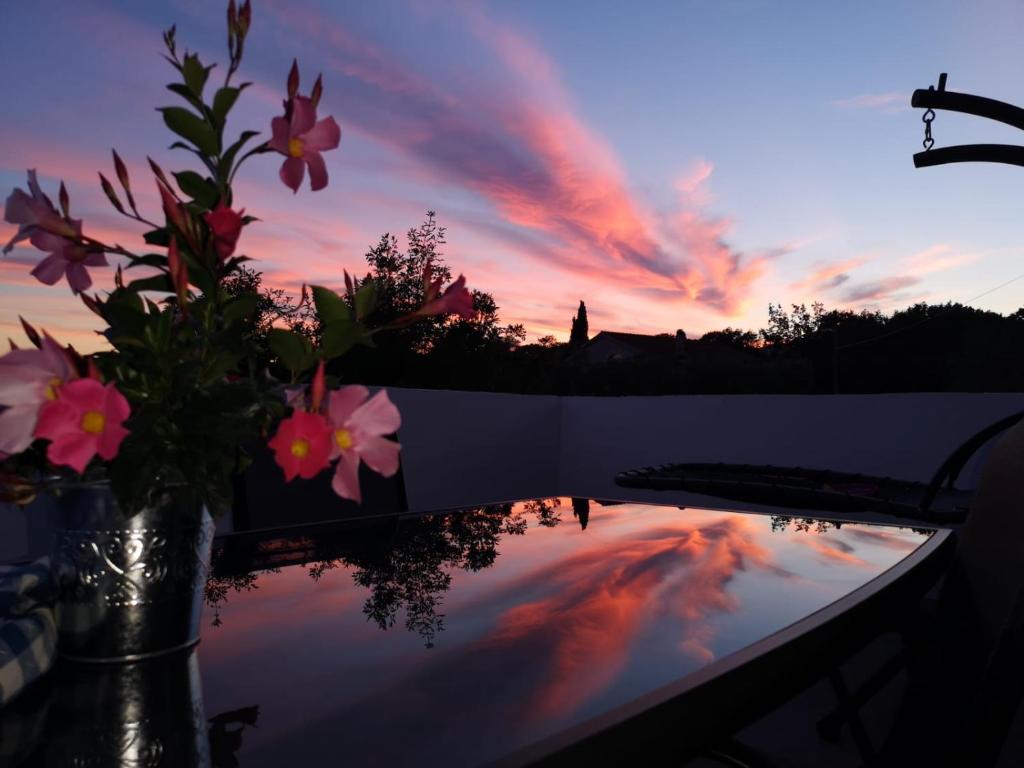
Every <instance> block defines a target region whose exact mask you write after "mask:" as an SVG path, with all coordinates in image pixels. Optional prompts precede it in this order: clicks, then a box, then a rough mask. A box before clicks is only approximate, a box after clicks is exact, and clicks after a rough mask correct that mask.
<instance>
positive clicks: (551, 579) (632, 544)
mask: <svg viewBox="0 0 1024 768" xmlns="http://www.w3.org/2000/svg"><path fill="white" fill-rule="evenodd" d="M756 530H757V524H756V523H755V522H752V521H748V520H744V519H741V518H728V519H724V520H721V521H716V522H713V523H711V524H707V525H705V526H703V527H698V526H695V525H692V524H686V523H680V524H679V525H677V526H673V527H666V528H664V529H661V530H649V531H644V532H643V533H642V534H640V535H639V536H637V537H635V538H634V539H633V540H631V541H627V542H625V543H623V542H622V541H621V540H619V541H616V542H614V544H600V545H597V546H594V547H592V548H590V549H588V550H585V551H584V552H582V553H580V554H578V555H576V556H575V557H573V558H571V559H569V560H567V561H562V562H560V563H559V564H558V565H557V569H556V570H553V571H550V572H549V571H544V572H542V573H534V574H531V576H530V577H529V579H528V583H527V584H522V585H519V586H518V587H517V589H519V588H523V589H530V588H535V587H537V586H539V585H540V584H546V585H547V586H548V587H549V588H550V587H555V588H556V589H557V591H555V592H554V594H551V595H550V596H548V597H544V598H541V599H539V600H536V601H533V602H530V603H525V604H521V605H518V606H516V607H514V608H512V609H509V610H508V611H506V612H505V613H504V614H503V615H502V616H501V617H500V618H499V620H498V623H497V626H496V628H495V630H494V631H493V632H492V633H491V634H490V635H489V636H488V637H486V638H484V639H483V640H481V645H482V646H484V647H486V648H487V649H488V650H489V651H491V652H495V651H496V650H498V649H500V648H502V647H504V646H506V645H514V646H522V645H526V646H528V647H536V646H538V645H541V646H543V647H544V648H545V649H546V650H545V653H544V654H543V656H542V657H543V658H545V659H549V660H550V661H549V662H548V664H547V666H546V668H545V669H543V670H538V671H537V679H538V681H539V682H540V685H539V687H538V688H537V689H536V690H535V691H534V692H533V693H532V694H531V695H530V697H529V698H528V700H527V701H524V702H523V704H522V708H523V711H524V712H525V713H528V716H529V717H530V718H533V719H537V720H543V719H547V718H555V717H563V716H565V715H567V714H571V713H572V712H573V711H574V710H576V709H577V708H579V707H580V706H581V705H582V704H583V703H584V702H586V701H587V700H589V699H590V698H591V697H593V696H594V695H596V694H597V693H599V692H600V691H602V690H604V689H605V688H606V687H607V686H608V685H609V684H610V683H611V682H613V681H614V680H615V679H616V678H617V677H618V675H619V673H620V672H621V670H622V669H623V667H624V665H625V663H626V661H627V659H628V652H629V649H630V648H631V647H632V646H633V643H634V641H635V638H636V635H637V634H639V633H640V632H641V631H642V630H644V629H645V628H646V627H647V626H648V625H650V624H651V623H652V622H653V621H654V620H655V618H656V617H657V616H659V615H662V614H665V613H670V614H673V615H675V616H676V617H678V618H679V619H680V620H681V627H682V637H681V638H680V641H679V647H680V649H681V650H682V651H683V652H685V653H687V654H689V655H692V656H695V657H697V658H699V659H702V660H708V659H711V658H714V653H713V651H712V650H711V648H710V643H711V641H712V640H713V639H714V633H713V631H712V630H711V628H710V626H709V625H708V624H707V619H708V617H709V616H710V615H712V614H714V613H721V612H730V611H733V610H735V609H736V607H737V602H736V598H735V596H733V595H731V594H730V593H729V592H728V589H727V585H728V583H729V581H730V580H731V579H732V578H733V576H734V575H735V574H736V573H737V572H738V571H742V570H744V569H745V568H746V567H747V565H748V563H749V564H754V565H756V566H758V567H760V568H765V569H768V570H772V571H773V572H774V573H777V574H784V572H783V571H780V570H779V569H777V568H775V567H774V566H773V565H772V563H771V558H770V556H769V554H768V552H767V550H765V549H764V548H763V547H761V546H760V545H759V544H757V542H756Z"/></svg>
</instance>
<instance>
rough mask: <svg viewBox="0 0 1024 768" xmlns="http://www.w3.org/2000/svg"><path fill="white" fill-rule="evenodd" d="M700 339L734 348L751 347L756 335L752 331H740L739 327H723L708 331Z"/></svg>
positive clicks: (754, 342) (754, 344)
mask: <svg viewBox="0 0 1024 768" xmlns="http://www.w3.org/2000/svg"><path fill="white" fill-rule="evenodd" d="M700 340H701V341H707V342H712V343H715V344H721V345H722V346H725V347H733V348H734V349H753V348H754V347H755V346H756V344H757V340H758V335H757V334H756V333H754V332H753V331H742V330H740V329H739V328H723V329H722V330H720V331H708V332H707V333H705V334H704V335H703V336H701V337H700Z"/></svg>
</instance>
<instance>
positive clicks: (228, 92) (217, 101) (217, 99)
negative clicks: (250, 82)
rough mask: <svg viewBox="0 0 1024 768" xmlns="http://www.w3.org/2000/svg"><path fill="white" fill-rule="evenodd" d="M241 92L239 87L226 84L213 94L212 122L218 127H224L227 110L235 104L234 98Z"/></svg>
mask: <svg viewBox="0 0 1024 768" xmlns="http://www.w3.org/2000/svg"><path fill="white" fill-rule="evenodd" d="M241 92H242V89H241V88H232V87H231V86H227V87H225V88H221V89H219V90H218V91H217V93H215V94H214V95H213V122H214V124H215V125H216V126H217V127H218V128H223V127H224V122H225V121H226V120H227V117H228V112H230V111H231V107H233V106H234V105H235V99H237V98H238V94H240V93H241Z"/></svg>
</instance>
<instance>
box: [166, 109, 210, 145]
mask: <svg viewBox="0 0 1024 768" xmlns="http://www.w3.org/2000/svg"><path fill="white" fill-rule="evenodd" d="M159 111H160V112H161V113H162V114H163V116H164V123H165V124H166V125H167V127H168V128H170V129H171V130H172V131H173V132H174V133H176V134H178V135H179V136H181V138H183V139H185V140H187V141H191V142H192V143H193V144H195V146H196V148H197V149H198V150H199V151H200V152H202V153H204V154H206V155H216V154H217V151H218V149H219V147H218V142H217V134H215V133H214V132H213V128H211V127H210V125H209V124H208V123H207V122H206V121H205V120H203V119H202V118H201V117H197V116H196V115H195V114H193V113H192V112H189V111H188V110H187V109H184V108H182V107H162V108H160V110H159Z"/></svg>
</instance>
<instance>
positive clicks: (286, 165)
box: [280, 157, 306, 192]
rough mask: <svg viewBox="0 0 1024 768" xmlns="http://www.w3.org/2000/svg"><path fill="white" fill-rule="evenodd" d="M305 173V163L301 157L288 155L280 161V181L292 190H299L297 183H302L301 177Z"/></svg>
mask: <svg viewBox="0 0 1024 768" xmlns="http://www.w3.org/2000/svg"><path fill="white" fill-rule="evenodd" d="M305 174H306V164H305V163H304V162H303V161H302V158H301V157H289V158H288V159H287V160H285V161H284V162H283V163H281V174H280V175H281V181H283V182H284V185H285V186H286V187H288V188H289V189H290V190H291V191H292V192H298V191H299V185H300V184H302V177H303V176H305Z"/></svg>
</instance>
